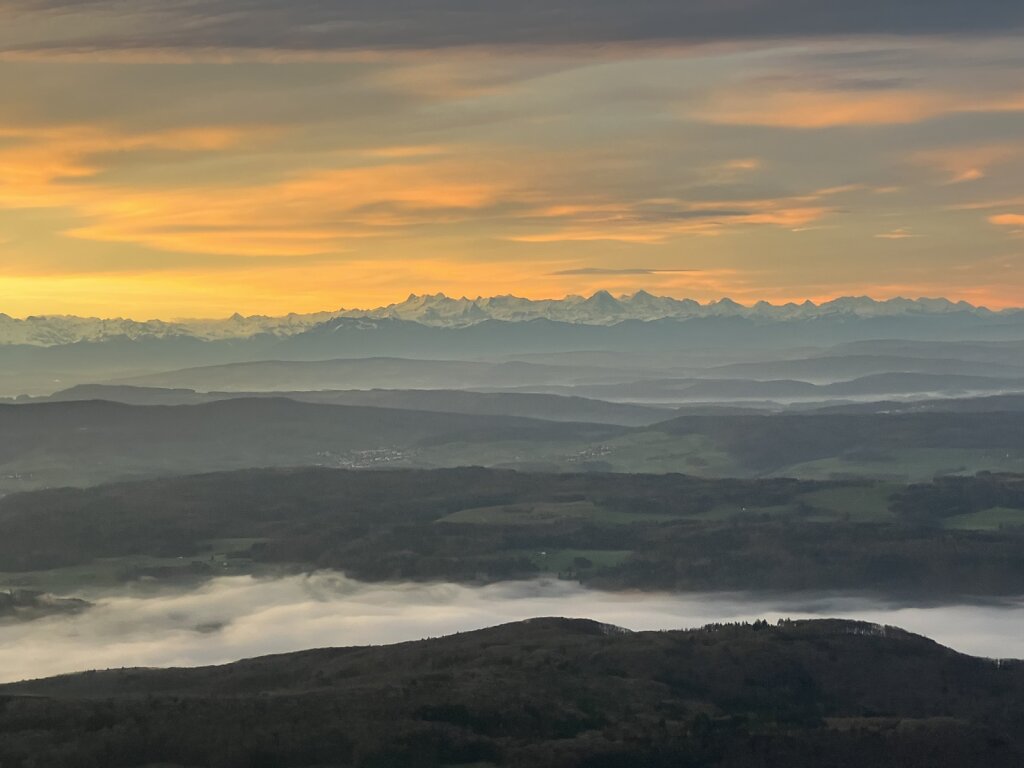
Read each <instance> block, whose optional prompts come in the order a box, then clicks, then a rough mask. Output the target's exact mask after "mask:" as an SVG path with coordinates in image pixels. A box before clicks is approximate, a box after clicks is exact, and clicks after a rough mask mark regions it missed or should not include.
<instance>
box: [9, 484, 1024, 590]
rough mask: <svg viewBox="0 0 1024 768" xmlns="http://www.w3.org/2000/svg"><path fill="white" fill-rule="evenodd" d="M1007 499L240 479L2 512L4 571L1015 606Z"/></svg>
mask: <svg viewBox="0 0 1024 768" xmlns="http://www.w3.org/2000/svg"><path fill="white" fill-rule="evenodd" d="M1021 483H1022V481H1021V478H1020V477H1019V476H1011V475H979V476H977V477H973V478H949V479H942V480H939V481H936V482H935V483H933V484H921V485H915V486H909V487H906V486H901V487H894V486H886V485H883V484H878V483H871V482H867V481H845V482H839V481H835V482H811V481H798V480H787V479H767V480H708V479H702V478H694V477H688V476H684V475H610V474H601V473H576V474H562V475H555V474H547V473H540V474H529V473H519V472H513V471H508V470H490V469H482V468H464V469H451V470H388V471H381V472H359V471H346V470H328V469H297V470H249V471H242V472H231V473H217V474H209V475H198V476H192V477H181V478H169V479H162V480H152V481H145V482H137V483H123V484H116V485H107V486H101V487H97V488H91V489H72V488H66V489H52V490H46V491H38V492H33V493H25V494H15V495H12V496H9V497H7V498H4V499H2V500H0V527H2V530H3V531H4V536H3V537H2V538H0V571H7V572H24V571H41V570H46V569H54V568H61V567H70V566H79V565H83V564H88V563H90V562H93V561H95V560H96V559H98V558H107V559H111V558H112V559H115V560H116V559H117V558H126V557H129V556H148V557H152V558H165V559H170V560H171V562H170V563H161V564H157V565H158V566H159V567H157V565H153V566H152V567H149V568H148V569H146V568H141V569H140V566H139V565H138V564H137V563H136V564H134V565H132V566H131V567H128V566H126V567H125V570H124V573H123V578H124V579H125V580H131V579H133V578H138V577H142V576H147V577H152V578H188V579H197V578H198V579H202V578H207V577H209V576H211V575H214V574H216V573H219V572H221V571H220V570H219V569H220V568H221V567H223V566H224V564H230V565H231V567H232V568H238V569H241V570H243V571H245V570H250V569H252V568H257V567H263V566H275V567H294V568H301V569H310V568H333V569H338V570H343V571H345V572H347V573H348V574H349V575H351V576H353V577H356V578H360V579H365V580H372V581H385V580H392V579H406V580H433V579H444V580H455V581H461V582H475V583H479V582H490V581H499V580H504V579H515V578H529V577H533V576H536V575H538V574H541V573H553V572H557V573H559V574H561V575H562V576H563V577H565V578H571V579H578V580H580V581H583V582H585V583H589V584H591V585H593V586H598V587H605V588H613V589H618V588H627V587H628V588H640V589H667V590H720V589H737V590H746V589H750V590H803V589H859V590H871V591H878V592H883V593H892V594H904V593H906V594H924V595H928V596H934V597H953V596H963V595H1013V594H1024V496H1022V493H1021V490H1020V489H1021ZM936 497H938V498H939V499H940V500H942V499H945V500H947V501H948V503H947V501H943V502H942V503H939V502H936V501H935V498H936ZM950 500H951V501H950ZM993 515H997V516H998V517H993ZM225 540H230V543H226V544H225V543H221V542H223V541H225ZM33 584H38V582H31V583H30V584H28V585H29V586H31V585H33ZM13 586H23V584H18V583H15V584H14V585H13Z"/></svg>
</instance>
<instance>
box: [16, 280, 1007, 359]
mask: <svg viewBox="0 0 1024 768" xmlns="http://www.w3.org/2000/svg"><path fill="white" fill-rule="evenodd" d="M954 312H958V313H965V314H973V315H978V316H997V315H1005V314H1007V313H1020V312H1022V310H1002V311H1000V312H993V311H991V310H988V309H986V308H984V307H975V306H973V305H971V304H968V303H967V302H963V301H960V302H952V301H949V300H948V299H941V298H940V299H929V298H920V299H905V298H895V299H888V300H885V301H876V300H874V299H871V298H868V297H866V296H856V297H853V296H850V297H843V298H838V299H834V300H832V301H826V302H822V303H821V304H815V303H814V302H811V301H805V302H803V303H802V304H795V303H789V304H770V303H768V302H764V301H761V302H758V303H756V304H754V305H751V306H744V305H742V304H739V303H737V302H735V301H733V300H731V299H728V298H723V299H720V300H718V301H712V302H709V303H706V304H701V303H700V302H697V301H694V300H692V299H675V298H671V297H667V296H654V295H652V294H650V293H647V292H646V291H639V292H637V293H634V294H631V295H622V296H612V295H611V294H610V293H608V292H607V291H598V292H597V293H595V294H594V295H592V296H589V297H584V296H575V295H573V296H566V297H565V298H564V299H541V300H532V299H523V298H519V297H516V296H511V295H508V296H491V297H478V298H475V299H468V298H465V297H462V298H458V299H455V298H450V297H448V296H445V295H444V294H441V293H438V294H433V295H423V296H418V295H415V294H413V295H411V296H409V298H408V299H406V300H405V301H403V302H401V303H397V304H389V305H388V306H386V307H378V308H376V309H341V310H338V311H336V312H316V313H312V314H289V315H285V316H283V317H267V316H262V315H253V316H249V317H243V316H242V315H238V314H235V315H232V316H231V317H228V318H224V319H213V320H209V319H207V320H173V321H164V320H147V321H137V320H129V319H124V318H115V319H101V318H89V317H75V316H71V315H44V316H33V317H27V318H23V319H19V318H13V317H10V316H8V315H5V314H2V313H0V344H4V345H12V344H27V345H33V346H55V345H59V344H73V343H76V342H80V341H102V340H104V339H110V338H116V337H119V338H130V339H143V338H172V337H179V338H194V339H201V340H207V341H210V340H223V339H246V338H252V337H254V336H258V335H263V334H266V335H271V336H278V337H287V336H294V335H297V334H300V333H303V332H305V331H308V330H310V329H312V328H314V327H316V326H319V325H321V324H323V323H326V322H328V321H331V320H334V319H337V318H368V319H394V320H404V321H410V322H415V323H420V324H422V325H428V326H433V327H463V326H468V325H473V324H476V323H480V322H483V321H485V320H501V321H505V322H526V321H529V320H538V319H546V320H552V321H556V322H563V323H575V324H584V325H614V324H616V323H620V322H623V321H626V320H641V321H652V320H664V319H679V320H686V319H693V318H701V317H741V318H751V319H754V320H763V321H772V320H810V319H815V318H823V317H837V316H849V317H851V318H874V317H899V316H908V315H938V314H948V313H954Z"/></svg>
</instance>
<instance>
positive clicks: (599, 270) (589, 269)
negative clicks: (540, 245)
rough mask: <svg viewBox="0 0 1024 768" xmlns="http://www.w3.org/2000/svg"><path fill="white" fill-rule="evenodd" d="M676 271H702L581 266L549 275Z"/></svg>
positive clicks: (658, 273) (662, 272) (630, 273)
mask: <svg viewBox="0 0 1024 768" xmlns="http://www.w3.org/2000/svg"><path fill="white" fill-rule="evenodd" d="M676 272H700V270H699V269H657V268H653V267H651V268H644V267H629V268H627V269H608V268H605V267H580V268H579V269H562V270H559V271H558V272H549V273H548V274H549V275H660V274H673V273H676Z"/></svg>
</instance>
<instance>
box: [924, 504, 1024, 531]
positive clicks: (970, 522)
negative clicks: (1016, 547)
mask: <svg viewBox="0 0 1024 768" xmlns="http://www.w3.org/2000/svg"><path fill="white" fill-rule="evenodd" d="M1022 526H1024V509H1009V508H1008V507H992V508H990V509H983V510H981V511H980V512H972V513H971V514H969V515H956V516H955V517H948V518H946V519H945V521H943V527H944V528H949V529H952V530H957V531H998V530H999V529H1000V528H1014V527H1016V528H1019V527H1022Z"/></svg>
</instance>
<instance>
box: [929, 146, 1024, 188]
mask: <svg viewBox="0 0 1024 768" xmlns="http://www.w3.org/2000/svg"><path fill="white" fill-rule="evenodd" d="M1022 154H1024V146H1021V145H1020V144H1012V143H1000V144H992V145H967V146H959V147H956V146H954V147H943V148H939V149H928V150H921V151H918V152H915V153H913V155H912V156H911V158H910V160H911V162H912V163H914V164H916V165H921V166H924V167H926V168H933V169H935V170H937V171H938V172H940V173H942V174H943V175H944V176H945V179H944V183H945V184H962V183H964V182H968V181H978V180H979V179H983V178H985V177H986V176H987V175H988V174H989V172H990V170H991V169H992V167H993V166H997V165H1002V164H1005V163H1006V161H1008V160H1012V159H1014V158H1017V157H1019V156H1021V155H1022Z"/></svg>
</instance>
